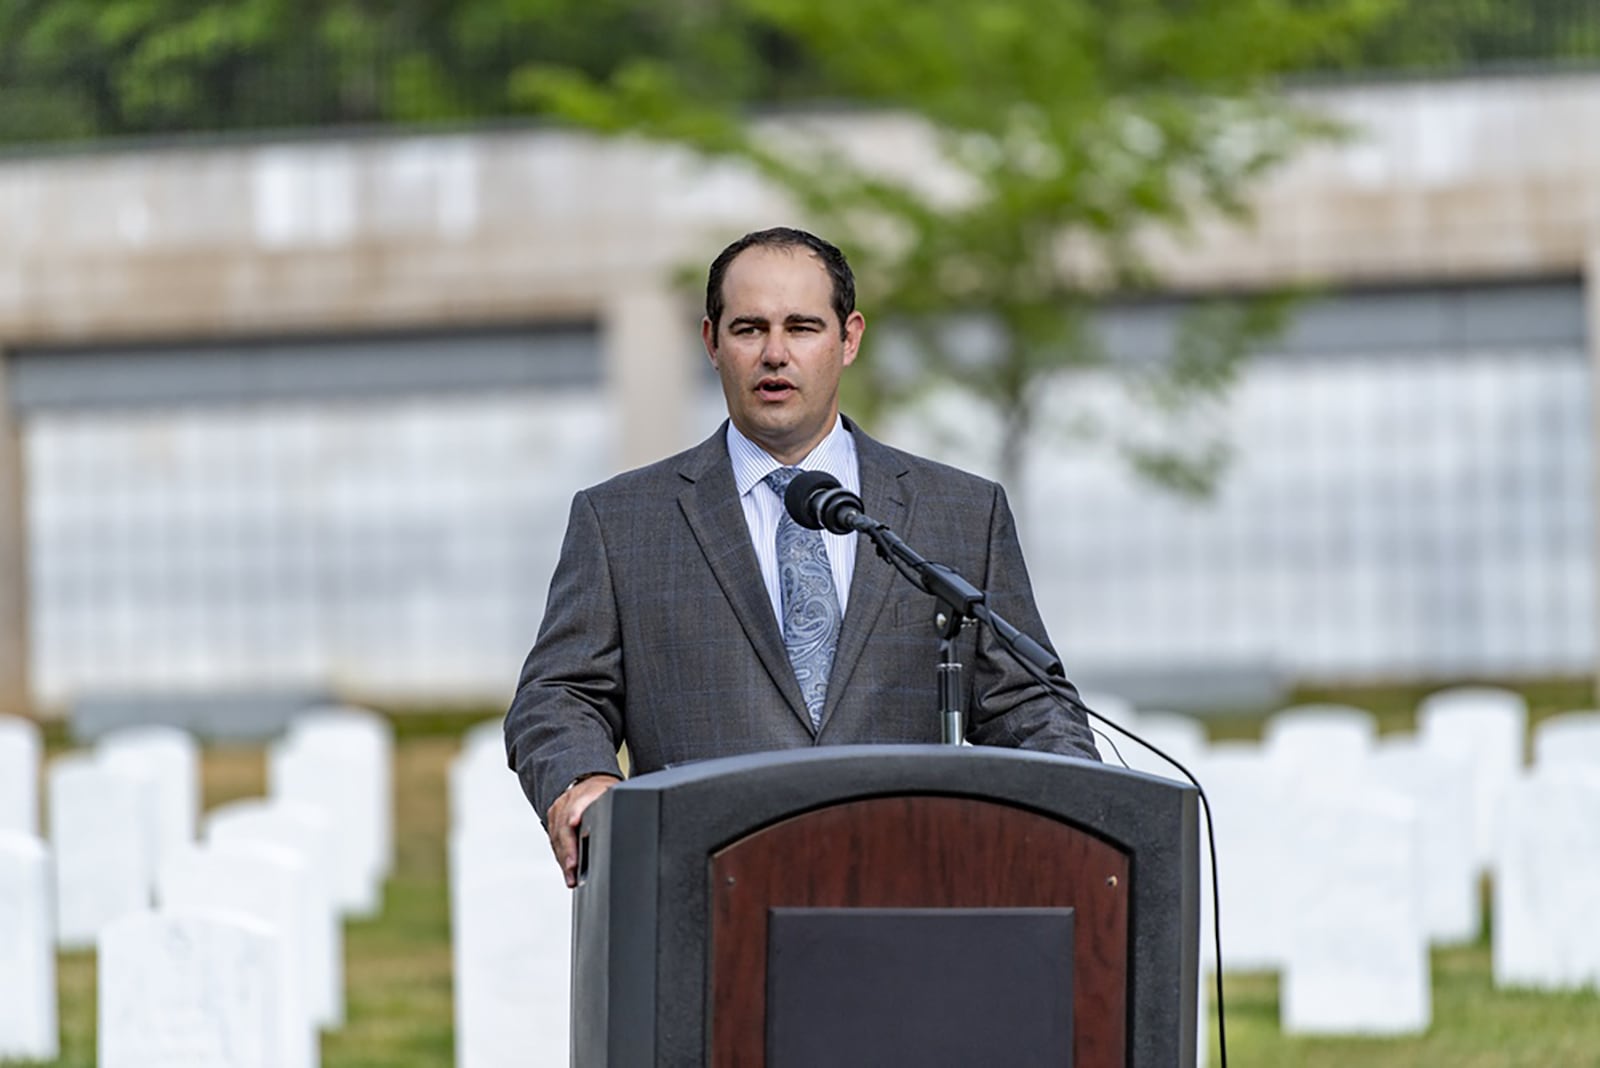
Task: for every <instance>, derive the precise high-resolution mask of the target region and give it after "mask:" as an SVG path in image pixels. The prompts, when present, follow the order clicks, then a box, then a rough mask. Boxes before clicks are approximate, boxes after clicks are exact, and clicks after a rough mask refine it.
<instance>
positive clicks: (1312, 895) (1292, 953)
mask: <svg viewBox="0 0 1600 1068" xmlns="http://www.w3.org/2000/svg"><path fill="white" fill-rule="evenodd" d="M1296 821H1297V824H1298V826H1297V828H1296V830H1297V833H1298V834H1300V835H1303V836H1304V839H1305V841H1307V842H1308V843H1312V844H1314V845H1315V847H1316V848H1315V849H1313V850H1310V851H1307V852H1305V853H1303V855H1302V857H1301V859H1300V862H1299V871H1298V875H1297V878H1296V883H1297V892H1296V893H1295V895H1294V899H1293V900H1294V913H1293V922H1292V923H1291V924H1290V932H1289V953H1288V959H1287V960H1286V961H1285V963H1284V969H1283V978H1282V981H1281V984H1280V987H1279V989H1280V998H1281V1013H1280V1014H1281V1018H1282V1026H1283V1030H1284V1033H1285V1034H1291V1035H1303V1034H1343V1035H1398V1034H1416V1033H1419V1032H1421V1031H1425V1030H1427V1027H1428V1023H1429V1021H1430V1020H1431V1018H1432V1003H1431V986H1430V979H1429V972H1428V945H1427V938H1426V936H1425V934H1424V932H1423V929H1422V922H1421V919H1420V917H1419V915H1418V900H1419V895H1420V883H1419V870H1418V869H1419V864H1418V853H1417V822H1416V815H1415V810H1414V807H1413V806H1412V804H1411V802H1410V801H1408V800H1406V799H1405V798H1403V797H1401V796H1400V795H1398V794H1393V793H1389V792H1386V791H1383V790H1379V789H1377V788H1375V787H1374V786H1373V785H1372V784H1370V783H1362V782H1351V783H1347V784H1345V786H1344V788H1343V789H1338V788H1336V787H1335V786H1334V785H1333V784H1331V783H1330V784H1329V785H1328V788H1327V789H1325V790H1323V791H1321V792H1320V793H1319V794H1318V795H1317V796H1316V797H1315V798H1314V799H1307V800H1306V801H1304V802H1303V803H1301V804H1299V805H1298V806H1297V814H1296Z"/></svg>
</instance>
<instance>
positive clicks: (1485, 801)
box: [1417, 686, 1528, 871]
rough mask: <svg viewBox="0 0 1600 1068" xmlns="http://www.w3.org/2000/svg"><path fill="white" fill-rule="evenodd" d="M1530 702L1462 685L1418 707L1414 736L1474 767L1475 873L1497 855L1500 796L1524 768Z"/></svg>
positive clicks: (1508, 693) (1503, 692) (1507, 693)
mask: <svg viewBox="0 0 1600 1068" xmlns="http://www.w3.org/2000/svg"><path fill="white" fill-rule="evenodd" d="M1527 729H1528V703H1527V702H1526V701H1524V700H1523V699H1522V696H1521V695H1520V694H1516V693H1513V692H1511V691H1510V690H1500V689H1495V688H1493V687H1487V686H1462V687H1455V688H1452V689H1447V690H1440V691H1438V692H1436V693H1432V694H1429V695H1428V696H1427V697H1426V698H1425V699H1424V700H1423V702H1422V704H1421V705H1419V706H1418V708H1417V734H1418V736H1419V737H1420V738H1421V739H1422V745H1423V747H1424V748H1426V749H1430V750H1434V751H1436V752H1439V753H1442V754H1444V755H1445V756H1446V757H1447V758H1457V759H1462V760H1465V761H1466V762H1467V764H1468V765H1469V766H1470V767H1471V768H1472V792H1473V832H1472V837H1473V857H1474V860H1475V862H1476V863H1477V865H1478V869H1479V871H1483V870H1485V869H1487V867H1488V866H1489V862H1490V861H1491V860H1492V859H1493V857H1494V852H1495V841H1496V834H1495V827H1496V824H1497V823H1498V822H1499V819H1500V795H1501V794H1502V793H1504V791H1505V790H1506V788H1507V787H1508V786H1509V785H1510V783H1511V782H1512V780H1513V779H1515V778H1516V776H1517V774H1518V773H1519V772H1520V771H1521V769H1522V766H1523V764H1524V759H1523V751H1524V748H1525V744H1524V740H1525V738H1526V735H1527Z"/></svg>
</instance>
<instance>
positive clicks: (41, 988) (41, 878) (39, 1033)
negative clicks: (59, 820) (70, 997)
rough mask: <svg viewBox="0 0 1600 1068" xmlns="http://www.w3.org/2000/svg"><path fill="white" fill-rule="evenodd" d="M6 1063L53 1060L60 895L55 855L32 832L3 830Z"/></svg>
mask: <svg viewBox="0 0 1600 1068" xmlns="http://www.w3.org/2000/svg"><path fill="white" fill-rule="evenodd" d="M0 991H4V992H5V993H4V995H3V996H0V1061H5V1060H10V1059H17V1060H37V1061H53V1060H55V1059H56V1057H57V1055H58V1054H59V1052H60V1050H59V1048H58V1045H59V1044H58V1040H57V1035H58V1030H57V1024H56V948H55V896H54V894H53V893H52V890H51V879H50V853H49V850H47V849H46V848H45V845H44V842H42V841H40V840H39V839H38V838H36V837H34V836H33V835H31V834H22V833H20V832H18V831H3V830H0Z"/></svg>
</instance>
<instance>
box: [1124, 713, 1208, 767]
mask: <svg viewBox="0 0 1600 1068" xmlns="http://www.w3.org/2000/svg"><path fill="white" fill-rule="evenodd" d="M1135 730H1137V731H1138V732H1139V734H1140V736H1141V737H1143V738H1144V740H1145V741H1147V742H1149V743H1150V744H1151V745H1153V746H1155V747H1156V748H1157V749H1160V750H1161V751H1162V752H1164V753H1166V754H1167V755H1168V756H1170V757H1171V758H1172V759H1173V760H1176V761H1177V762H1178V763H1180V764H1182V765H1183V766H1184V767H1186V768H1188V769H1189V772H1190V773H1191V774H1192V775H1194V776H1195V777H1196V778H1199V776H1200V771H1199V765H1200V762H1201V761H1202V760H1204V759H1205V754H1206V729H1205V726H1204V725H1203V724H1201V722H1200V721H1199V720H1197V719H1195V718H1194V717H1193V716H1185V715H1182V714H1180V713H1177V712H1141V713H1139V725H1138V727H1136V728H1135ZM1101 755H1102V756H1104V754H1101ZM1122 755H1123V756H1124V757H1126V758H1127V761H1128V767H1130V768H1132V769H1133V770H1134V771H1142V772H1145V773H1147V774H1150V775H1160V776H1161V777H1162V778H1165V779H1176V780H1178V781H1179V782H1186V781H1187V780H1186V779H1184V777H1183V773H1182V772H1180V771H1178V769H1177V768H1174V767H1173V766H1172V765H1171V764H1169V763H1167V762H1166V761H1165V760H1162V759H1161V758H1160V757H1158V756H1156V754H1154V753H1152V752H1150V751H1149V750H1148V749H1146V748H1145V747H1144V746H1142V745H1139V744H1138V743H1137V742H1130V743H1129V744H1128V745H1127V746H1124V747H1123V749H1122Z"/></svg>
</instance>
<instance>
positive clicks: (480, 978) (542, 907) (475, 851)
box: [450, 834, 572, 1068]
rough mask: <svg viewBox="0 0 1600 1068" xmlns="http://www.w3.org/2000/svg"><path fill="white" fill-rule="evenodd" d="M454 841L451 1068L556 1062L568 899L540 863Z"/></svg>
mask: <svg viewBox="0 0 1600 1068" xmlns="http://www.w3.org/2000/svg"><path fill="white" fill-rule="evenodd" d="M498 845H499V843H498V841H497V840H495V839H493V838H490V839H488V840H486V841H485V840H476V839H473V838H472V837H471V836H468V835H460V834H457V835H453V836H452V840H451V850H450V851H451V866H452V868H453V869H455V870H456V871H458V872H459V873H460V874H459V875H457V876H454V877H453V878H452V880H451V882H452V887H453V888H454V890H455V897H454V899H453V900H452V902H451V918H452V926H453V934H454V939H453V942H452V946H451V948H452V955H453V957H454V965H455V980H456V982H455V997H456V1003H455V1021H456V1068H498V1066H500V1065H506V1064H565V1063H566V1062H567V1060H568V1057H569V1055H570V1054H569V1052H568V1050H569V1041H570V1039H569V1035H570V1014H571V985H570V970H571V960H572V948H571V942H572V895H571V892H570V891H569V890H568V889H567V886H566V883H565V882H563V881H562V878H561V871H560V869H559V868H558V867H556V865H555V863H554V861H553V860H551V859H550V858H549V857H548V856H541V855H536V854H533V855H531V854H526V853H523V854H519V855H516V856H509V857H508V856H506V855H504V854H503V853H500V852H499V851H498Z"/></svg>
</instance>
